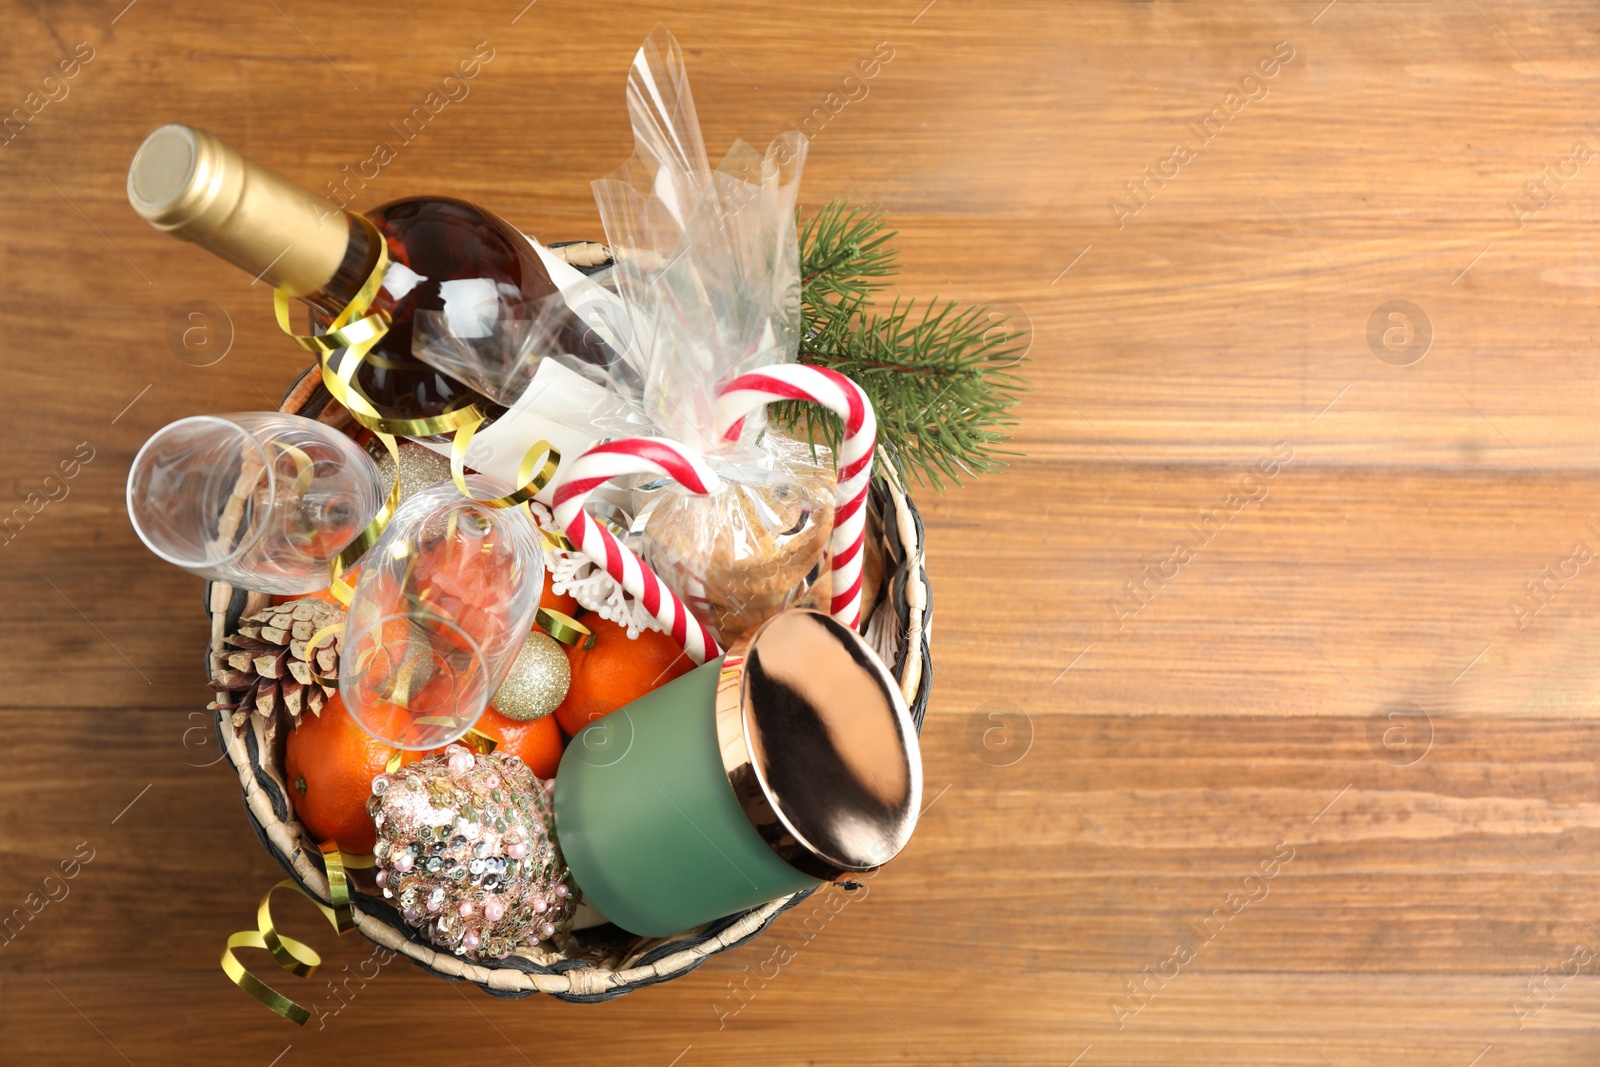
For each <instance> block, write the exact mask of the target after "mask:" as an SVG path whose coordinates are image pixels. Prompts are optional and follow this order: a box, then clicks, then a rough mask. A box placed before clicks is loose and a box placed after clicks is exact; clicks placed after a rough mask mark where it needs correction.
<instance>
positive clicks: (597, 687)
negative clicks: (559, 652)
mask: <svg viewBox="0 0 1600 1067" xmlns="http://www.w3.org/2000/svg"><path fill="white" fill-rule="evenodd" d="M583 624H584V625H585V626H587V627H588V628H589V631H590V636H588V637H585V638H584V639H583V640H581V641H579V642H578V643H577V644H576V645H572V646H570V647H568V648H567V662H568V663H569V664H571V666H572V685H571V686H570V687H569V688H568V689H567V697H566V699H565V700H563V701H562V702H561V704H560V705H559V706H558V707H557V708H556V710H555V718H556V720H557V721H558V722H560V724H561V728H562V729H563V730H565V731H566V732H567V735H568V736H569V737H570V736H572V735H573V734H576V733H577V732H578V731H579V730H581V729H583V728H584V727H585V726H587V725H589V724H590V723H591V722H594V721H595V720H596V719H598V718H600V717H601V716H602V715H609V714H610V713H611V712H613V711H616V710H617V709H618V708H620V707H622V706H623V705H625V704H631V703H632V702H633V701H635V700H638V699H639V698H640V697H642V696H644V695H645V694H646V693H648V692H650V691H651V690H653V689H658V688H660V687H661V686H663V685H666V684H667V683H668V682H670V681H672V680H673V679H674V678H678V677H681V676H682V675H685V674H688V673H689V671H691V670H692V669H694V661H693V660H691V659H690V658H689V656H688V654H687V653H686V652H684V651H683V649H681V648H679V647H678V643H677V642H676V641H674V640H673V639H672V635H671V634H667V633H662V632H661V631H660V630H645V631H644V632H643V633H641V634H640V635H639V636H638V637H637V638H635V639H633V640H631V641H630V640H629V639H628V631H627V629H626V628H625V627H622V626H618V625H617V624H616V623H614V622H611V621H610V620H609V619H602V618H601V617H600V616H599V615H595V614H592V613H591V614H589V615H585V616H584V618H583Z"/></svg>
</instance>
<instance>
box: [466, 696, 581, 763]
mask: <svg viewBox="0 0 1600 1067" xmlns="http://www.w3.org/2000/svg"><path fill="white" fill-rule="evenodd" d="M476 728H477V730H478V731H479V732H480V733H483V734H487V735H488V736H489V737H492V738H494V740H495V748H494V750H495V751H496V752H499V753H501V754H503V755H507V756H520V757H522V761H523V762H524V763H526V764H527V765H528V766H529V768H531V769H532V771H533V773H534V774H537V775H538V776H539V777H540V778H554V777H555V775H556V768H557V767H559V766H560V765H561V750H562V748H564V747H565V744H566V742H565V741H563V740H562V737H561V729H560V727H558V726H557V725H556V718H555V716H554V715H545V716H542V717H541V718H537V719H529V720H527V721H521V720H518V719H508V718H506V717H505V716H504V715H502V714H500V713H499V712H498V711H496V710H494V708H492V707H491V708H488V709H487V710H485V711H484V713H483V717H482V718H480V719H479V720H478V723H477V727H476Z"/></svg>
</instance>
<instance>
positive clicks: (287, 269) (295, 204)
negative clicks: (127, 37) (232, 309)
mask: <svg viewBox="0 0 1600 1067" xmlns="http://www.w3.org/2000/svg"><path fill="white" fill-rule="evenodd" d="M128 203H130V204H132V205H133V209H134V210H135V211H137V212H138V213H139V214H140V215H141V216H143V217H144V218H145V219H146V220H147V221H148V222H149V223H150V225H152V226H154V227H155V228H156V229H158V230H165V231H167V232H168V233H170V234H172V235H173V236H174V237H179V238H182V239H183V240H185V241H193V242H195V243H196V244H199V245H201V246H203V247H204V248H205V249H206V250H208V251H209V252H211V253H212V254H213V255H216V256H219V257H221V258H222V259H225V260H227V261H228V262H229V263H232V264H233V265H234V266H236V267H239V268H241V269H243V270H245V271H247V272H249V273H250V274H251V275H253V276H255V277H257V278H260V279H262V280H264V281H267V282H269V283H271V284H272V285H274V286H276V287H278V288H280V289H283V290H285V291H286V292H288V293H290V294H291V295H294V296H304V295H305V294H307V293H314V292H316V291H318V290H319V289H321V288H322V287H323V286H325V285H327V284H328V282H329V280H330V279H332V278H333V276H334V274H335V272H337V271H338V269H339V264H340V263H341V262H342V261H343V260H344V255H345V249H346V246H347V245H348V244H349V240H350V221H349V218H348V216H346V215H345V213H344V212H343V211H341V210H340V209H339V208H336V207H334V206H333V205H331V204H329V203H328V202H326V201H325V200H323V199H321V198H320V197H318V196H316V195H314V194H313V193H312V192H311V191H310V190H308V189H304V188H302V187H300V186H298V185H296V184H295V183H294V182H291V181H290V180H289V179H287V178H285V177H284V176H283V175H281V174H279V173H277V172H276V171H273V170H269V169H267V168H266V167H263V166H261V165H260V164H259V163H255V162H252V161H251V160H248V159H246V158H245V157H244V156H242V155H240V154H239V152H238V151H237V150H236V149H235V148H233V147H232V146H231V145H229V144H227V143H226V142H224V141H222V140H221V139H219V138H217V137H215V136H214V135H212V134H209V133H207V132H205V131H204V130H197V129H194V128H193V127H190V126H163V127H161V128H160V129H158V130H156V131H155V132H154V133H152V134H151V135H150V136H149V137H146V138H145V140H144V144H142V145H140V146H139V151H138V152H137V153H135V154H134V157H133V163H132V164H131V165H130V166H129V167H128Z"/></svg>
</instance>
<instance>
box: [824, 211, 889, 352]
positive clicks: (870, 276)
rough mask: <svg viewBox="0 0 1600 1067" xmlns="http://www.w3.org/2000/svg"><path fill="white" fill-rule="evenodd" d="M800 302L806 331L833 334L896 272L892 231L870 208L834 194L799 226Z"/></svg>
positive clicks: (886, 283) (854, 315)
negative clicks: (835, 198) (835, 196)
mask: <svg viewBox="0 0 1600 1067" xmlns="http://www.w3.org/2000/svg"><path fill="white" fill-rule="evenodd" d="M799 236H800V250H801V252H800V256H801V260H800V305H801V311H802V313H803V314H804V316H805V323H806V327H807V332H808V333H812V334H819V335H823V336H827V337H835V336H838V335H839V334H841V333H842V332H844V330H846V329H847V328H848V327H849V325H850V323H851V321H852V320H854V319H855V317H856V316H857V315H859V314H860V313H861V311H862V310H863V309H864V308H865V307H866V306H867V303H868V301H870V300H871V298H872V296H873V294H874V293H876V292H879V291H880V290H882V289H883V288H885V287H886V286H887V285H888V284H889V283H888V281H887V280H886V279H888V278H889V277H890V276H891V275H894V274H897V273H899V270H900V264H899V258H900V254H899V252H898V251H897V250H896V249H895V248H894V247H893V246H892V245H890V244H889V240H890V238H892V237H893V236H894V231H893V230H891V229H890V228H889V227H888V226H887V224H885V222H884V220H883V216H882V215H880V214H878V213H877V212H875V211H862V210H860V209H859V208H853V207H851V206H850V204H849V203H848V202H847V201H844V200H834V201H831V202H830V203H828V204H827V205H825V206H824V207H823V208H822V210H820V211H818V212H817V213H816V214H815V215H813V216H812V217H811V218H810V219H809V220H808V221H807V222H806V223H805V224H804V225H803V226H802V227H801V229H800V235H799Z"/></svg>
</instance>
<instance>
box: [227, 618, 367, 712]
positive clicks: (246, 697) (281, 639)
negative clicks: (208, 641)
mask: <svg viewBox="0 0 1600 1067" xmlns="http://www.w3.org/2000/svg"><path fill="white" fill-rule="evenodd" d="M344 617H345V613H344V609H342V608H339V607H336V606H334V605H332V604H329V603H326V602H324V601H321V600H317V599H314V598H311V597H307V598H305V599H302V600H291V601H289V602H288V603H287V604H279V605H276V606H274V607H270V608H267V609H265V610H263V611H258V612H256V613H255V614H254V615H250V616H248V617H246V618H244V619H241V620H240V621H239V632H238V633H236V634H233V635H231V636H229V637H227V638H226V639H225V644H227V645H228V646H230V647H227V648H224V649H222V650H221V651H218V652H213V653H212V654H211V680H212V682H213V683H214V684H215V685H216V686H217V687H218V688H219V689H226V690H228V691H229V692H228V694H227V696H228V697H229V698H230V699H228V700H224V699H218V700H215V701H213V702H212V703H211V705H210V708H211V710H213V711H219V710H223V709H226V710H229V711H232V712H233V727H234V729H235V730H237V731H243V729H244V725H245V723H246V722H248V721H249V719H250V715H251V714H252V713H254V714H257V715H260V716H261V717H262V718H263V719H265V720H266V731H265V733H266V738H267V740H268V741H271V740H272V738H273V736H274V735H275V734H276V733H277V726H278V720H279V713H280V712H288V714H289V718H290V720H291V722H292V723H293V724H294V725H296V726H298V725H299V724H300V715H301V713H302V712H304V711H306V710H310V711H311V713H312V714H314V715H318V716H320V715H321V714H322V709H323V707H324V706H325V705H326V704H327V701H328V698H329V697H331V696H332V695H333V694H334V693H336V692H337V691H338V686H337V684H333V685H329V684H324V683H322V682H318V681H316V680H315V679H313V677H312V675H313V673H315V674H317V675H320V676H322V677H323V678H327V679H334V678H337V677H338V675H339V653H340V651H341V650H342V649H343V647H344V634H343V632H342V631H341V632H339V633H337V634H335V635H334V636H333V637H332V638H324V639H323V641H322V643H321V644H319V645H318V646H317V650H316V653H315V655H316V662H315V663H314V664H313V663H312V662H310V657H309V655H308V654H307V651H306V642H307V641H309V640H310V639H311V638H312V637H313V636H314V635H315V634H316V633H317V631H318V630H321V629H322V628H323V627H325V626H334V625H338V624H341V623H343V622H344Z"/></svg>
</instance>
